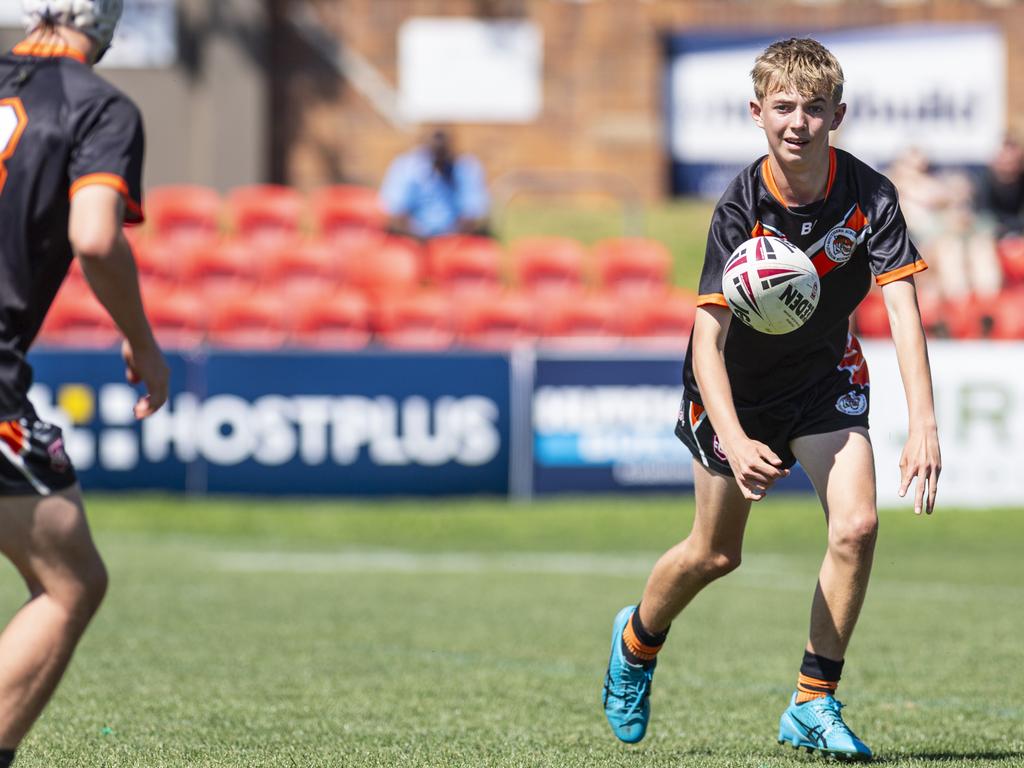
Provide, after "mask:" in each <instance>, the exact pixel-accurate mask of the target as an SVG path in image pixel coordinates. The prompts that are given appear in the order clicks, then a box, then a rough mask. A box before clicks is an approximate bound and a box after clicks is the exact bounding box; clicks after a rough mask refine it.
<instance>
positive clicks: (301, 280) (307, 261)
mask: <svg viewBox="0 0 1024 768" xmlns="http://www.w3.org/2000/svg"><path fill="white" fill-rule="evenodd" d="M261 259H262V265H261V266H262V281H263V284H264V285H265V286H267V287H268V288H274V289H275V290H278V291H280V292H281V293H282V294H284V295H293V296H298V295H311V294H316V293H324V294H326V293H330V292H331V291H333V290H334V289H335V288H336V287H337V284H338V280H339V275H340V274H341V271H340V258H339V254H338V249H336V248H334V247H332V246H331V245H330V244H329V243H326V242H322V241H318V240H303V241H300V242H298V243H294V244H291V245H280V246H277V247H272V248H267V249H265V250H263V252H262V253H261Z"/></svg>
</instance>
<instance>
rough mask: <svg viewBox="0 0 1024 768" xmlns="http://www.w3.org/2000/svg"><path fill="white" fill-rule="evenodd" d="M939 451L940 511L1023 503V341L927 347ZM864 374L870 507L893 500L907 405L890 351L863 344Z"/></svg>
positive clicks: (894, 503)
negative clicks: (867, 378)
mask: <svg viewBox="0 0 1024 768" xmlns="http://www.w3.org/2000/svg"><path fill="white" fill-rule="evenodd" d="M928 351H929V356H930V358H931V365H932V379H933V382H934V387H935V403H936V417H937V419H938V422H939V441H940V444H941V448H942V476H941V478H940V479H939V484H938V489H939V496H938V502H937V503H938V509H939V511H940V512H941V509H942V506H943V505H947V506H953V505H955V506H958V507H963V506H967V507H984V506H995V505H1013V506H1022V505H1024V490H1022V487H1021V484H1020V481H1019V478H1020V476H1021V468H1022V467H1024V378H1022V377H1021V372H1022V371H1024V343H1019V342H942V341H933V342H931V343H930V344H929V345H928ZM864 355H865V357H866V358H867V361H868V369H869V370H870V374H871V441H872V443H873V444H874V448H875V471H876V474H877V476H878V503H879V506H883V507H912V506H913V496H912V493H908V494H907V497H906V498H904V499H900V498H899V496H898V495H897V490H898V488H899V482H900V475H899V460H900V453H901V452H902V450H903V446H904V444H905V443H906V439H907V405H906V397H905V396H904V394H903V385H902V382H901V379H900V374H899V367H898V365H897V361H896V352H895V348H894V347H893V345H892V344H891V343H887V342H865V343H864Z"/></svg>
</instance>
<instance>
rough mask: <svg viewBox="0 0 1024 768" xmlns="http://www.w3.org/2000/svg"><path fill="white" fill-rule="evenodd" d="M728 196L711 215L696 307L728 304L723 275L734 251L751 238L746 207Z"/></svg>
mask: <svg viewBox="0 0 1024 768" xmlns="http://www.w3.org/2000/svg"><path fill="white" fill-rule="evenodd" d="M726 195H727V197H726V198H723V199H722V200H720V201H719V203H718V205H717V206H715V212H714V213H713V214H712V215H711V227H710V229H709V230H708V244H707V248H706V250H705V251H704V268H703V269H702V270H701V273H700V287H699V290H698V294H699V295H698V296H697V306H701V305H702V304H718V305H720V306H723V307H724V306H728V305H727V304H726V302H725V294H723V293H722V274H723V273H724V272H725V265H726V262H728V260H729V257H730V256H731V255H732V252H733V251H735V250H736V249H737V248H739V247H740V246H741V245H742V244H743V243H745V242H746V241H747V240H749V239H750V229H751V227H750V225H749V224H748V222H747V219H748V218H749V217H748V216H745V215H744V213H743V207H742V206H741V205H740V204H739V203H738V202H736V201H735V200H732V199H727V198H728V196H729V193H726Z"/></svg>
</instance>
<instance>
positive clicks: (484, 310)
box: [455, 293, 536, 349]
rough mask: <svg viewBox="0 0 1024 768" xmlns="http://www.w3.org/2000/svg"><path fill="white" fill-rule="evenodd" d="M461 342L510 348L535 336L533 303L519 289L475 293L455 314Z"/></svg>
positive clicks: (474, 345)
mask: <svg viewBox="0 0 1024 768" xmlns="http://www.w3.org/2000/svg"><path fill="white" fill-rule="evenodd" d="M455 322H456V329H457V331H458V338H459V342H460V343H461V344H463V345H465V346H468V347H477V348H483V349H508V348H510V347H514V346H516V345H518V344H527V343H532V342H533V341H534V339H535V338H536V330H535V328H534V304H533V302H532V301H531V300H530V298H529V297H527V296H524V295H522V294H517V293H501V294H496V295H494V296H474V297H469V298H468V299H467V300H465V301H463V302H460V304H459V306H458V309H457V311H456V314H455Z"/></svg>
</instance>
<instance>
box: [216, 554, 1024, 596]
mask: <svg viewBox="0 0 1024 768" xmlns="http://www.w3.org/2000/svg"><path fill="white" fill-rule="evenodd" d="M211 557H212V565H213V567H214V568H215V569H216V570H219V571H224V572H229V573H254V574H258V573H280V574H329V573H358V574H366V573H391V574H423V575H428V574H429V575H464V574H520V575H558V576H599V577H601V576H603V577H629V578H635V577H640V578H642V577H646V576H647V575H648V574H649V573H650V571H651V567H652V566H653V565H654V562H655V560H657V557H658V556H657V555H656V554H649V555H643V554H632V555H616V554H602V553H578V552H514V553H513V552H494V553H484V552H480V553H471V552H408V551H402V550H353V551H343V552H330V553H323V552H273V551H271V552H215V553H211ZM726 583H728V584H736V585H742V586H743V587H744V588H754V589H767V590H772V591H782V592H808V591H809V590H812V589H813V588H814V584H815V574H814V573H813V572H810V571H808V570H807V569H806V568H805V567H802V566H799V565H797V564H796V563H794V562H793V561H792V559H790V558H787V557H785V556H784V555H747V556H745V557H744V560H743V565H742V566H741V567H740V569H739V570H738V571H736V572H735V573H734V574H732V575H730V576H729V577H728V578H727V579H726ZM869 592H871V593H874V594H875V595H877V596H879V597H882V595H883V593H884V594H885V596H887V597H895V596H898V597H901V598H913V599H921V600H936V601H950V600H963V601H978V600H983V601H986V602H989V601H994V602H1002V603H1006V604H1010V605H1013V604H1016V605H1020V604H1022V603H1024V586H1015V585H977V584H975V585H971V584H960V583H956V582H938V581H902V580H894V579H875V580H873V581H872V582H871V588H870V590H869Z"/></svg>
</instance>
